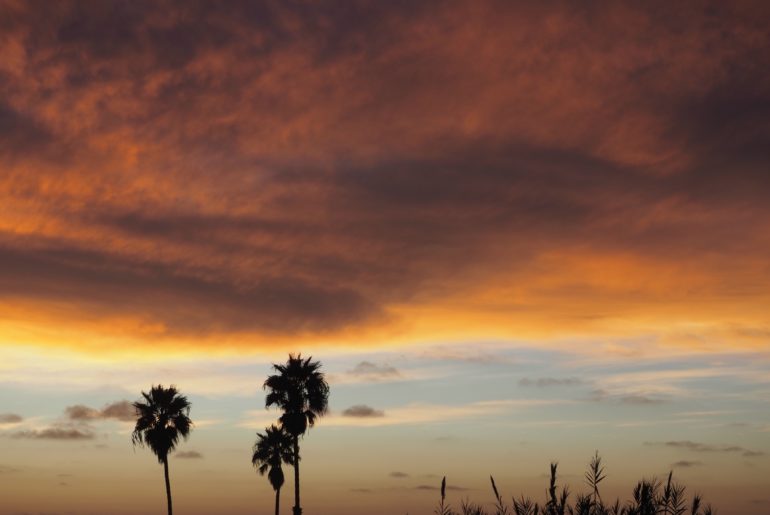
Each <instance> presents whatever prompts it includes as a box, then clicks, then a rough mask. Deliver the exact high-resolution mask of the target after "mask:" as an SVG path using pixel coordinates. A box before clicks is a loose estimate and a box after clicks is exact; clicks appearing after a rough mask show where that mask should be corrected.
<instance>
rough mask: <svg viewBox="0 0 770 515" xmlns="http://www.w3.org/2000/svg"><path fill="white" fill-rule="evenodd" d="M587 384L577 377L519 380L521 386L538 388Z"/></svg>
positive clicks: (526, 378)
mask: <svg viewBox="0 0 770 515" xmlns="http://www.w3.org/2000/svg"><path fill="white" fill-rule="evenodd" d="M582 384H585V381H583V380H582V379H579V378H577V377H538V378H536V379H530V378H528V377H525V378H522V379H519V386H536V387H538V388H547V387H550V386H579V385H582Z"/></svg>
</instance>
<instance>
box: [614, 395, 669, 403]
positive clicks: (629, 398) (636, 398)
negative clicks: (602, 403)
mask: <svg viewBox="0 0 770 515" xmlns="http://www.w3.org/2000/svg"><path fill="white" fill-rule="evenodd" d="M619 400H620V403H621V404H632V405H650V404H663V403H664V402H666V401H664V400H663V399H656V398H653V397H648V396H647V395H623V396H622V397H620V399H619Z"/></svg>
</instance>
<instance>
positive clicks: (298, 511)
mask: <svg viewBox="0 0 770 515" xmlns="http://www.w3.org/2000/svg"><path fill="white" fill-rule="evenodd" d="M294 515H302V508H301V507H300V504H299V435H294Z"/></svg>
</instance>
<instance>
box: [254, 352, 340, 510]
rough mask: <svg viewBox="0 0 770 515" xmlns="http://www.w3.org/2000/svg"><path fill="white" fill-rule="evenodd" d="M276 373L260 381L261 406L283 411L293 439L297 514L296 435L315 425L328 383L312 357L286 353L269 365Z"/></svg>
mask: <svg viewBox="0 0 770 515" xmlns="http://www.w3.org/2000/svg"><path fill="white" fill-rule="evenodd" d="M273 369H274V370H275V371H276V372H278V373H277V374H274V375H271V376H269V377H268V378H267V379H266V380H265V383H264V385H263V388H265V389H266V390H267V391H268V393H267V397H266V398H265V407H266V408H269V407H271V406H276V407H278V408H280V409H281V410H282V411H283V414H281V416H280V417H279V419H278V420H279V422H280V423H281V426H282V427H283V428H284V429H285V430H286V431H287V432H288V433H289V434H290V435H291V436H292V438H293V440H294V442H293V446H294V453H293V455H294V458H295V459H294V508H293V512H294V515H301V514H302V508H301V505H300V496H299V462H300V454H299V437H300V436H302V435H304V434H305V432H307V430H308V428H309V427H312V426H314V425H315V422H316V419H317V418H318V417H321V416H323V415H324V414H325V413H326V410H327V408H328V405H329V385H328V384H327V383H326V379H325V378H324V374H323V372H321V370H320V369H321V363H320V362H319V361H312V357H310V358H307V359H302V355H301V354H298V355H297V356H294V355H293V354H289V359H288V361H286V363H285V364H283V365H276V364H274V365H273Z"/></svg>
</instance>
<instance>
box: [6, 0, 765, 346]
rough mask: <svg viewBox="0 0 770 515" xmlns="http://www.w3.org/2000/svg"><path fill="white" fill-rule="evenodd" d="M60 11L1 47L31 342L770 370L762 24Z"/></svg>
mask: <svg viewBox="0 0 770 515" xmlns="http://www.w3.org/2000/svg"><path fill="white" fill-rule="evenodd" d="M41 5H42V4H38V3H36V2H24V3H22V2H4V6H5V10H6V12H7V13H8V14H7V16H4V17H3V18H2V20H0V27H1V29H2V30H0V34H2V36H0V38H2V44H3V48H4V54H5V55H6V57H5V58H4V59H3V61H2V63H0V77H2V80H0V93H2V96H0V98H2V101H0V166H2V167H3V169H4V173H3V174H2V175H0V292H1V293H0V305H1V306H2V308H3V309H2V313H3V315H2V317H3V318H2V319H0V330H1V331H2V333H0V334H4V335H7V336H8V338H9V339H13V340H14V341H34V342H36V343H42V342H46V343H49V344H51V343H54V344H62V345H72V346H76V347H84V346H85V347H89V348H100V349H104V348H117V347H120V348H123V347H124V346H125V345H124V344H125V341H124V340H126V339H128V340H130V342H129V343H130V345H143V342H148V341H152V342H154V343H153V344H152V345H156V343H157V342H163V341H168V342H169V345H173V344H174V342H178V341H184V342H185V344H192V345H198V346H201V347H203V348H206V347H208V346H210V345H215V343H211V342H217V343H216V345H222V344H223V343H222V342H226V343H227V344H232V345H243V344H244V343H243V342H248V344H251V345H269V343H267V342H280V341H281V339H283V338H306V339H308V340H314V339H315V340H318V339H324V340H339V341H366V339H365V338H363V336H368V337H370V338H369V339H370V340H372V341H374V340H388V339H389V338H398V339H404V338H420V337H424V336H425V335H431V336H442V337H445V336H452V335H461V336H467V335H476V336H482V337H483V336H522V335H523V336H538V337H541V336H546V337H564V336H571V335H574V334H589V335H590V334H597V333H601V334H607V333H609V334H621V331H624V332H625V333H623V334H625V335H626V336H628V335H629V334H630V335H632V336H633V335H639V334H650V333H651V332H654V331H658V333H657V334H658V335H659V336H660V337H661V338H662V339H663V341H664V343H666V344H668V343H686V344H691V345H696V346H698V347H699V348H708V347H709V346H717V347H720V346H724V345H727V343H726V342H729V344H730V345H733V346H741V345H744V346H753V347H756V346H766V345H767V341H768V335H769V333H768V329H767V317H766V312H765V310H763V309H761V307H762V306H766V305H767V303H768V301H770V298H768V292H769V291H770V273H769V272H770V271H769V270H768V265H767V260H766V256H767V255H769V254H770V240H769V239H768V237H767V235H768V234H770V205H768V203H767V197H768V194H769V192H770V176H768V174H767V169H768V166H769V165H770V154H769V153H768V149H770V142H768V136H769V135H770V134H769V133H770V131H769V129H768V123H767V120H768V115H770V107H769V106H770V103H768V99H770V80H769V79H768V74H767V72H766V70H767V69H768V68H769V67H770V66H769V65H770V63H769V62H768V60H770V58H769V57H768V56H769V55H770V53H768V52H767V51H766V50H767V48H768V46H769V45H768V32H767V30H766V26H767V25H766V21H767V19H768V17H767V10H768V9H767V6H766V5H764V4H762V3H755V4H752V3H737V4H734V5H722V4H720V5H717V6H712V8H709V9H703V8H700V6H699V5H695V4H692V5H688V4H687V3H680V4H677V5H676V6H672V5H669V4H661V5H650V4H645V5H637V6H629V5H599V4H594V3H583V4H580V5H574V4H570V3H556V4H548V5H547V6H546V5H528V6H524V5H512V4H510V3H505V2H500V3H496V2H489V3H486V2H485V3H476V2H473V3H455V2H441V3H435V4H432V3H430V2H428V3H424V4H421V6H420V7H415V6H414V5H411V4H408V3H406V4H402V3H398V2H387V3H380V4H377V3H375V4H372V5H365V4H346V5H337V6H334V5H314V4H310V5H304V6H301V7H297V6H294V8H291V9H290V8H289V7H287V6H286V5H285V4H282V3H267V4H260V5H259V6H256V5H255V4H253V3H252V2H231V3H229V4H228V6H227V8H226V9H222V8H217V9H211V8H210V7H211V6H209V5H208V4H207V3H205V2H186V3H184V4H180V5H176V6H169V8H164V9H159V8H157V6H153V4H151V3H145V2H130V3H93V4H83V3H70V2H58V3H56V4H54V5H49V4H45V7H44V8H42V7H41ZM262 342H264V343H262Z"/></svg>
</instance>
